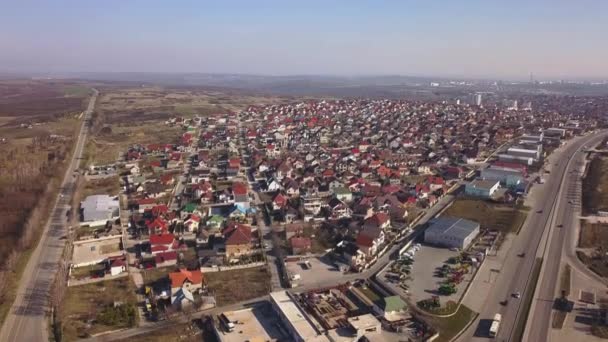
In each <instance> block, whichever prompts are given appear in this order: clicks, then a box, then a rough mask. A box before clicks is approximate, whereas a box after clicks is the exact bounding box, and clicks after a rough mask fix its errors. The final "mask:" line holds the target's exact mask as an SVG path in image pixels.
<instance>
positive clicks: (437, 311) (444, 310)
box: [418, 300, 458, 316]
mask: <svg viewBox="0 0 608 342" xmlns="http://www.w3.org/2000/svg"><path fill="white" fill-rule="evenodd" d="M422 302H423V301H420V302H418V308H419V309H420V310H422V311H425V312H428V313H430V314H432V315H443V316H445V315H451V314H453V313H455V312H456V310H458V303H456V302H454V301H452V300H450V301H448V302H447V303H445V305H444V306H440V307H438V308H431V307H429V308H427V307H425V306H424V305H422Z"/></svg>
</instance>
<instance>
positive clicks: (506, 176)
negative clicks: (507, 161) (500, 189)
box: [481, 166, 526, 189]
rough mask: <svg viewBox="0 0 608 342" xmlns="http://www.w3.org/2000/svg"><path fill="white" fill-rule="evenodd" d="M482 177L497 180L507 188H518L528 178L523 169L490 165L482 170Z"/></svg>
mask: <svg viewBox="0 0 608 342" xmlns="http://www.w3.org/2000/svg"><path fill="white" fill-rule="evenodd" d="M481 178H482V179H484V180H496V181H499V182H500V184H501V185H502V186H504V187H507V188H511V189H513V188H516V187H518V186H519V185H520V184H521V183H523V182H524V181H525V179H526V177H525V176H524V173H523V172H522V171H521V170H516V169H512V168H507V167H499V166H490V167H488V168H485V169H482V170H481Z"/></svg>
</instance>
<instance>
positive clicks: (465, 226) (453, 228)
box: [425, 216, 479, 238]
mask: <svg viewBox="0 0 608 342" xmlns="http://www.w3.org/2000/svg"><path fill="white" fill-rule="evenodd" d="M477 228H479V223H477V222H474V221H469V220H465V219H462V218H458V217H449V216H444V217H439V218H436V219H434V220H433V221H432V223H431V226H430V227H429V228H427V230H426V232H425V233H433V234H450V235H452V236H456V237H459V238H466V237H467V236H469V235H470V234H471V232H473V231H474V230H475V229H477Z"/></svg>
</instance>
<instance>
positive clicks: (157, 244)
mask: <svg viewBox="0 0 608 342" xmlns="http://www.w3.org/2000/svg"><path fill="white" fill-rule="evenodd" d="M178 247H179V241H177V240H176V239H175V236H173V234H168V233H167V234H151V235H150V250H151V252H152V254H157V253H160V252H168V251H173V250H176V249H178Z"/></svg>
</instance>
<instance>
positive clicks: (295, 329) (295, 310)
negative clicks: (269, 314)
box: [270, 291, 329, 342]
mask: <svg viewBox="0 0 608 342" xmlns="http://www.w3.org/2000/svg"><path fill="white" fill-rule="evenodd" d="M270 301H271V303H272V306H273V308H274V310H275V311H276V312H277V314H278V316H279V318H280V319H281V321H282V322H283V325H284V326H285V327H286V328H287V330H288V331H289V334H290V336H289V337H290V341H296V342H304V341H329V339H328V338H327V336H325V335H322V334H321V332H320V331H318V330H317V328H315V326H314V325H313V323H312V322H311V321H310V318H308V317H307V315H306V314H305V313H304V311H303V310H302V309H301V308H300V307H299V306H298V304H297V303H296V302H295V301H294V300H293V299H292V298H291V297H290V296H289V294H288V292H287V291H276V292H272V293H271V294H270Z"/></svg>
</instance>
